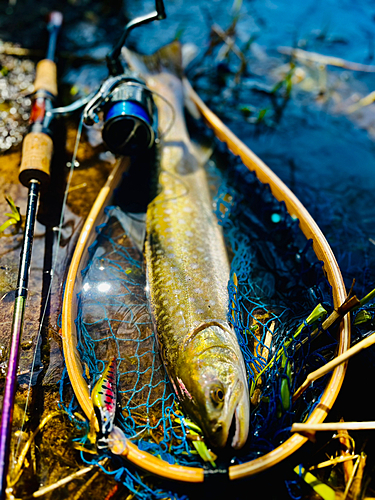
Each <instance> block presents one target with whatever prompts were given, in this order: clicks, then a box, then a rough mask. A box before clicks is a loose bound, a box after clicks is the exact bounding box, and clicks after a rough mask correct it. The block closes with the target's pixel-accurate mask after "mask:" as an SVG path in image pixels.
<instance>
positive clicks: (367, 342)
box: [292, 332, 375, 403]
mask: <svg viewBox="0 0 375 500" xmlns="http://www.w3.org/2000/svg"><path fill="white" fill-rule="evenodd" d="M373 344H375V332H374V333H372V334H371V335H370V336H369V337H367V338H365V339H363V340H361V341H360V342H358V344H356V345H355V346H353V347H351V348H350V349H348V350H347V351H345V352H344V353H342V354H340V356H336V358H334V359H332V360H331V361H329V362H328V363H327V364H326V365H324V366H322V367H321V368H319V369H318V370H315V371H314V372H311V373H310V374H309V375H308V376H307V377H306V380H305V381H304V383H303V384H302V385H301V386H300V388H299V389H297V391H296V392H295V393H294V394H293V399H292V402H293V403H294V401H295V400H296V399H297V398H299V397H300V396H301V394H302V393H303V392H304V391H305V390H306V389H307V388H308V387H310V385H311V384H312V383H313V382H314V381H315V380H317V379H318V378H320V377H323V375H326V374H327V373H329V372H330V371H332V370H333V369H334V368H336V366H339V365H341V363H344V362H345V361H347V360H348V359H350V358H351V357H352V356H354V355H355V354H357V353H358V352H360V351H362V349H367V347H370V346H372V345H373Z"/></svg>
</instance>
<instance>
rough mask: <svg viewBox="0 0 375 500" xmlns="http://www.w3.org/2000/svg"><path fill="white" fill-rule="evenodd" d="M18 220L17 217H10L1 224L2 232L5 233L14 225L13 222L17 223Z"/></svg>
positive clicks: (0, 231)
mask: <svg viewBox="0 0 375 500" xmlns="http://www.w3.org/2000/svg"><path fill="white" fill-rule="evenodd" d="M17 222H18V221H16V220H15V219H8V220H7V221H5V222H4V224H1V226H0V234H1V233H3V232H4V231H5V230H6V229H7V228H8V227H9V226H12V225H13V224H17Z"/></svg>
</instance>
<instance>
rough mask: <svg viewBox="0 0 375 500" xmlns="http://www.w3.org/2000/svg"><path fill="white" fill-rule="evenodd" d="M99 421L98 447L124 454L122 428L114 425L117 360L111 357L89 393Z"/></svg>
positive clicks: (124, 442) (124, 446) (124, 441)
mask: <svg viewBox="0 0 375 500" xmlns="http://www.w3.org/2000/svg"><path fill="white" fill-rule="evenodd" d="M91 400H92V403H93V406H94V411H95V415H96V417H97V419H98V422H99V436H100V437H99V439H98V443H97V444H98V448H99V449H101V448H104V447H108V448H109V449H110V450H111V452H112V453H114V454H115V455H121V454H124V452H125V450H126V448H127V444H126V441H127V439H126V436H125V434H124V433H123V432H122V430H121V429H120V428H119V427H117V426H116V425H114V420H115V416H116V406H117V360H116V358H115V357H113V358H112V359H111V361H110V362H109V364H108V366H107V368H106V369H105V370H104V372H103V373H102V374H101V376H100V378H99V380H98V381H97V383H96V384H95V386H94V389H93V390H92V393H91Z"/></svg>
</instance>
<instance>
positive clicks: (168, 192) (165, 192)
mask: <svg viewBox="0 0 375 500" xmlns="http://www.w3.org/2000/svg"><path fill="white" fill-rule="evenodd" d="M164 194H172V191H171V190H170V189H166V190H165V191H164Z"/></svg>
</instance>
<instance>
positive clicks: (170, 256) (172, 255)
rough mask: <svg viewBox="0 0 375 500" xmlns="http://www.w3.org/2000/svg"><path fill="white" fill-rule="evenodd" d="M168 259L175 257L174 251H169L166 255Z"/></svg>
mask: <svg viewBox="0 0 375 500" xmlns="http://www.w3.org/2000/svg"><path fill="white" fill-rule="evenodd" d="M167 257H168V259H174V258H175V254H174V253H169V254H168V255H167Z"/></svg>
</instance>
